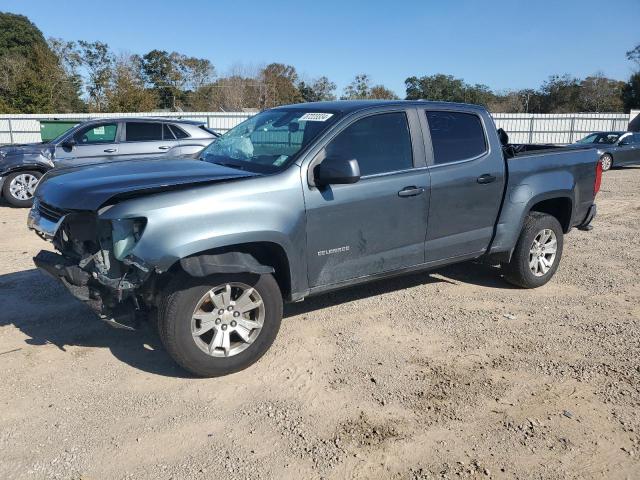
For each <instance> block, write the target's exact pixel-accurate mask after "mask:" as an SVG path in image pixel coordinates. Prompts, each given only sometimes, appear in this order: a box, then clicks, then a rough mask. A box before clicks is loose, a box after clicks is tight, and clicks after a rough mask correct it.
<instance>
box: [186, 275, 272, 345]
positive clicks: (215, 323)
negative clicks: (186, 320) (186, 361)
mask: <svg viewBox="0 0 640 480" xmlns="http://www.w3.org/2000/svg"><path fill="white" fill-rule="evenodd" d="M264 318H265V307H264V302H263V301H262V297H261V296H260V294H259V293H258V291H257V290H256V289H254V288H252V287H250V286H249V285H246V284H244V283H226V284H223V285H218V286H217V287H214V288H212V289H211V290H209V291H208V292H207V293H205V294H204V295H203V296H202V298H201V299H200V301H199V302H198V303H197V305H196V308H195V309H194V311H193V315H192V317H191V335H192V336H193V340H194V341H195V343H196V345H197V346H198V347H199V348H200V350H202V351H203V352H204V353H206V354H207V355H210V356H212V357H232V356H234V355H237V354H239V353H240V352H242V351H244V350H246V349H247V348H248V347H249V346H251V344H252V343H253V342H255V340H256V339H257V338H258V336H259V335H260V331H261V330H262V326H263V324H264Z"/></svg>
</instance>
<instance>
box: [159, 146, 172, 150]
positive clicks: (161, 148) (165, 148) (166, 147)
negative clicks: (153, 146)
mask: <svg viewBox="0 0 640 480" xmlns="http://www.w3.org/2000/svg"><path fill="white" fill-rule="evenodd" d="M158 148H159V149H160V150H169V149H170V148H171V147H170V146H169V145H162V146H161V147H158Z"/></svg>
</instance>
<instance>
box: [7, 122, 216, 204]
mask: <svg viewBox="0 0 640 480" xmlns="http://www.w3.org/2000/svg"><path fill="white" fill-rule="evenodd" d="M216 136H217V134H216V133H215V132H213V131H211V130H209V129H208V128H206V127H205V126H204V125H203V124H202V122H196V121H189V120H173V119H159V118H113V119H99V120H90V121H87V122H83V123H81V124H79V125H77V126H75V127H74V128H72V129H70V130H69V131H67V132H65V133H63V134H62V135H60V136H59V137H58V138H56V139H54V140H52V141H51V142H48V143H36V144H27V145H9V146H4V147H0V194H1V195H2V196H4V198H5V199H6V200H7V201H8V202H9V203H10V204H12V205H14V206H17V207H28V206H30V205H31V201H32V197H33V192H34V191H35V187H36V185H37V184H38V181H39V179H40V177H41V176H42V175H43V174H44V173H45V172H47V171H48V170H50V169H51V168H53V167H76V166H80V165H88V164H94V163H104V162H110V161H114V160H133V159H137V158H154V157H166V158H176V157H194V156H196V155H197V154H198V153H199V152H200V151H201V150H202V149H203V148H204V147H206V146H207V145H208V144H209V143H211V142H212V140H214V139H215V138H216Z"/></svg>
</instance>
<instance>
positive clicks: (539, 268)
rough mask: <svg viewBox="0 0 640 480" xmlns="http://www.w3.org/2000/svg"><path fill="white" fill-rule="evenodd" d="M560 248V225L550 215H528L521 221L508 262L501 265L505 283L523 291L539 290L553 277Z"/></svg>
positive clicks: (533, 213) (559, 256)
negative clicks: (520, 229)
mask: <svg viewBox="0 0 640 480" xmlns="http://www.w3.org/2000/svg"><path fill="white" fill-rule="evenodd" d="M562 245H563V233H562V227H561V226H560V222H558V220H557V219H556V218H555V217H552V216H551V215H547V214H545V213H539V212H531V213H530V214H529V215H527V218H526V219H525V221H524V226H523V227H522V232H521V233H520V238H518V243H517V244H516V248H515V250H514V251H513V255H512V256H511V260H510V261H509V263H507V264H505V265H503V269H504V278H505V280H507V281H508V282H509V283H513V284H514V285H517V286H519V287H523V288H536V287H541V286H542V285H544V284H545V283H547V282H548V281H549V280H551V277H553V275H554V274H555V273H556V270H557V269H558V265H559V264H560V258H561V257H562Z"/></svg>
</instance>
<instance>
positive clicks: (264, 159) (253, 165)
mask: <svg viewBox="0 0 640 480" xmlns="http://www.w3.org/2000/svg"><path fill="white" fill-rule="evenodd" d="M337 117H338V115H337V114H336V112H327V111H324V112H322V111H318V112H316V111H313V112H312V111H309V110H303V109H300V110H292V109H286V110H277V109H275V110H267V111H264V112H262V113H259V114H257V115H255V116H253V117H251V118H249V119H248V120H246V121H244V122H242V123H241V124H240V125H238V126H236V127H234V128H232V129H231V130H229V131H228V132H227V133H225V134H224V135H222V136H221V137H220V138H218V139H217V140H216V141H215V142H213V143H212V144H211V145H209V146H208V147H207V148H205V149H204V151H203V152H202V154H201V155H200V158H201V159H202V160H204V161H206V162H211V163H216V164H218V165H224V166H228V167H233V168H239V169H241V170H247V171H250V172H255V173H275V172H277V171H280V170H282V169H284V168H285V167H287V166H288V165H289V164H290V163H291V162H292V161H293V160H294V159H295V157H296V156H297V155H298V153H299V152H300V151H301V150H302V149H303V148H304V147H306V146H307V145H308V144H309V143H310V142H311V141H312V140H313V139H315V138H316V137H317V136H318V135H319V134H320V133H321V132H323V131H324V130H326V129H327V127H328V126H329V125H331V124H333V123H334V122H335V121H336V119H337Z"/></svg>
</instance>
